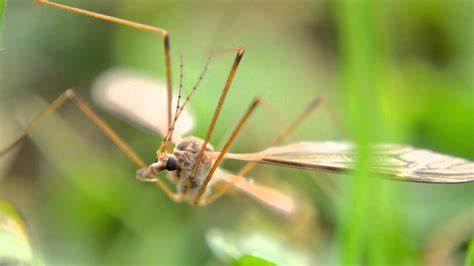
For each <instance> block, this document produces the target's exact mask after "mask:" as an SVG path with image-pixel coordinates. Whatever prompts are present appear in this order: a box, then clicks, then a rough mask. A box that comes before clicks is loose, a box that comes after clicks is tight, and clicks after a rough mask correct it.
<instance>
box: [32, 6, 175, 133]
mask: <svg viewBox="0 0 474 266" xmlns="http://www.w3.org/2000/svg"><path fill="white" fill-rule="evenodd" d="M36 1H37V3H39V4H45V5H49V6H52V7H55V8H58V9H62V10H66V11H70V12H74V13H79V14H82V15H86V16H89V17H94V18H98V19H102V20H106V21H110V22H113V23H118V24H121V25H125V26H129V27H132V28H136V29H140V30H146V31H151V32H156V33H159V34H161V35H162V36H163V41H164V47H165V68H166V89H167V104H168V106H167V112H168V124H167V125H168V126H169V125H171V53H170V38H169V34H168V31H166V30H164V29H161V28H158V27H153V26H149V25H145V24H141V23H136V22H133V21H129V20H125V19H120V18H116V17H112V16H107V15H103V14H100V13H96V12H91V11H87V10H83V9H79V8H75V7H70V6H66V5H62V4H57V3H54V2H50V1H48V0H36Z"/></svg>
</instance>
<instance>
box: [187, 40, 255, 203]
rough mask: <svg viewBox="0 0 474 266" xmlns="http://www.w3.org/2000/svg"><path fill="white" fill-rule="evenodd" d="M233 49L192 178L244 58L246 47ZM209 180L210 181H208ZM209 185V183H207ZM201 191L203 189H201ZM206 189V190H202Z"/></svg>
mask: <svg viewBox="0 0 474 266" xmlns="http://www.w3.org/2000/svg"><path fill="white" fill-rule="evenodd" d="M232 50H234V51H236V52H237V54H236V56H235V59H234V64H233V65H232V68H231V69H230V73H229V75H228V76H227V81H226V83H225V85H224V89H223V90H222V93H221V97H220V98H219V102H218V103H217V107H216V110H215V111H214V115H213V117H212V120H211V124H210V125H209V128H208V129H207V133H206V136H205V137H204V142H203V144H202V146H201V149H200V150H199V153H198V155H197V157H196V163H195V164H194V166H193V169H192V172H191V178H194V177H195V176H196V173H197V171H198V169H199V166H200V165H201V159H202V156H203V155H204V150H205V149H206V146H207V144H208V143H209V139H210V138H211V135H212V132H213V130H214V127H215V125H216V122H217V118H218V117H219V114H220V112H221V109H222V105H223V104H224V100H225V97H226V95H227V92H228V91H229V89H230V85H231V84H232V80H233V79H234V76H235V72H237V68H238V67H239V64H240V60H241V59H242V56H243V55H244V52H245V48H243V47H238V48H233V49H232ZM257 103H258V101H256V102H255V105H256V104H257ZM207 182H209V181H207ZM206 185H207V183H206ZM200 191H201V190H200ZM202 191H204V190H202ZM201 194H202V192H200V193H198V195H197V197H196V198H197V200H195V202H198V201H199V198H200V197H201Z"/></svg>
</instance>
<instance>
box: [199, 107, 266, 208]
mask: <svg viewBox="0 0 474 266" xmlns="http://www.w3.org/2000/svg"><path fill="white" fill-rule="evenodd" d="M259 104H260V99H259V98H257V99H255V100H254V101H253V102H252V104H251V105H250V106H249V108H248V109H247V111H246V112H245V114H244V115H243V116H242V118H241V119H240V121H239V123H238V124H237V126H236V127H235V128H234V130H233V131H232V134H231V135H230V137H229V139H228V140H227V142H226V143H225V145H224V147H223V148H222V151H221V152H220V153H219V156H218V157H217V159H216V161H215V162H214V164H213V165H212V167H211V170H210V171H209V173H208V174H207V176H206V179H205V180H204V182H203V183H202V185H201V187H200V188H199V191H198V193H197V194H196V197H195V198H194V199H193V202H192V203H193V204H198V203H199V199H200V198H201V196H202V194H203V193H204V191H205V190H206V187H207V184H209V181H210V180H211V178H212V175H213V174H214V172H215V171H216V170H217V167H219V165H220V163H221V162H222V160H223V159H224V155H225V154H226V153H227V152H228V151H229V149H230V146H231V145H232V143H233V142H234V140H235V138H236V137H237V135H238V134H239V132H240V130H241V129H242V127H243V125H244V124H245V122H247V120H248V118H249V116H250V115H251V114H252V113H253V112H254V111H255V108H256V107H257V105H259ZM198 158H199V157H198ZM199 161H200V159H199ZM199 161H198V162H199ZM196 164H197V163H196Z"/></svg>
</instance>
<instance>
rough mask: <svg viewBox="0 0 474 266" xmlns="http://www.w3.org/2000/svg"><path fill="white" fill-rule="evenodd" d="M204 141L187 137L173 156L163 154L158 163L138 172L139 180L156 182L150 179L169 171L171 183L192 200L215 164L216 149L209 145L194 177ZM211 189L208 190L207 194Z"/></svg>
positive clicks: (175, 149)
mask: <svg viewBox="0 0 474 266" xmlns="http://www.w3.org/2000/svg"><path fill="white" fill-rule="evenodd" d="M203 143H204V140H202V139H200V138H197V137H187V138H184V139H182V140H181V141H179V142H178V143H177V144H176V146H175V148H174V150H173V153H172V154H166V153H162V154H161V155H160V156H159V158H157V160H156V162H154V163H152V164H150V165H149V166H148V167H145V168H142V169H139V170H138V171H137V179H138V180H141V181H146V182H154V181H156V179H154V178H150V176H152V175H155V174H157V173H159V172H161V171H163V170H167V171H168V173H167V177H168V179H169V180H170V182H171V183H173V184H175V185H176V187H177V191H178V193H179V194H180V195H182V196H183V198H184V199H186V200H188V201H190V200H192V199H193V198H194V197H195V196H196V194H197V192H198V191H199V188H200V187H201V185H202V184H203V182H204V179H206V176H207V175H208V174H209V172H210V170H211V167H212V164H213V162H214V159H215V158H214V157H215V156H214V148H213V147H212V146H211V145H210V144H209V143H208V144H206V148H205V150H204V154H203V156H202V158H201V164H200V167H199V168H198V170H197V172H196V175H195V176H194V177H192V171H193V166H194V164H195V163H196V160H197V158H198V155H199V150H200V149H201V147H202V145H203ZM208 192H209V188H208V189H206V193H205V194H207V193H208Z"/></svg>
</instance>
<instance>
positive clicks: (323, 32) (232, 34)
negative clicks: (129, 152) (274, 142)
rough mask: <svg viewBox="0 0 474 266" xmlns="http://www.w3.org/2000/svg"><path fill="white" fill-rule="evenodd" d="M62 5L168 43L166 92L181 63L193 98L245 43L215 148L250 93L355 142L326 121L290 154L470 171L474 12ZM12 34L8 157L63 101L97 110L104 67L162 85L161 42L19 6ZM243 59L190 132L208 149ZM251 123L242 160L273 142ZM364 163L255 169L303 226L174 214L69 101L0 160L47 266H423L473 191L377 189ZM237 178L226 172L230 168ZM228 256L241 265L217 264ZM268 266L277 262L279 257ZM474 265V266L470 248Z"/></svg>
mask: <svg viewBox="0 0 474 266" xmlns="http://www.w3.org/2000/svg"><path fill="white" fill-rule="evenodd" d="M0 1H1V0H0ZM61 3H65V4H69V5H73V6H78V7H81V8H84V9H87V10H94V11H98V12H102V13H104V14H108V15H113V16H117V17H120V18H126V19H130V20H133V21H137V22H142V23H146V24H150V25H157V26H159V27H162V28H164V29H166V30H168V31H169V32H170V36H171V51H172V66H173V84H174V87H175V88H176V87H177V85H178V82H179V80H178V76H179V68H178V66H179V54H181V53H182V54H183V56H184V72H185V75H184V84H185V89H186V91H188V90H189V89H190V88H191V86H192V84H193V83H194V82H195V80H196V78H197V77H198V75H199V73H200V72H201V70H202V68H203V66H204V63H205V61H206V58H207V56H208V53H209V51H210V50H212V49H215V48H221V47H229V46H236V45H243V46H245V47H246V48H247V51H246V54H245V56H244V58H243V60H242V63H241V67H240V68H239V70H238V72H237V75H236V78H235V82H234V84H233V85H232V88H231V90H230V91H229V94H228V97H227V100H226V103H225V104H224V109H223V113H222V115H221V117H220V118H219V120H218V124H217V126H216V130H215V133H214V135H213V137H212V139H211V143H212V144H213V145H214V147H215V148H216V149H220V148H221V147H222V145H223V143H224V142H225V140H226V137H227V136H228V135H229V133H230V131H231V129H232V127H233V126H234V125H235V123H236V122H237V121H238V119H239V117H240V116H241V114H242V112H243V111H244V109H245V107H246V106H247V105H248V104H249V103H250V101H251V99H253V98H254V97H255V96H257V95H259V96H263V97H265V98H266V99H267V100H268V102H270V103H271V104H272V105H273V106H274V107H275V109H276V112H277V113H278V114H279V115H280V116H281V117H282V120H283V121H284V122H285V123H289V122H290V121H291V119H292V118H294V117H295V116H296V115H297V114H298V113H299V112H300V111H301V110H302V108H303V107H304V105H305V104H306V103H307V102H309V101H310V100H311V99H312V98H314V97H317V96H325V97H326V98H327V99H328V100H329V101H330V102H331V103H332V104H333V105H334V106H335V109H336V110H337V111H338V113H340V114H341V117H342V120H343V122H344V123H345V125H347V126H348V128H349V135H345V134H344V133H343V132H340V131H338V129H337V127H335V126H334V121H332V120H331V118H330V117H329V116H328V115H327V114H326V113H325V112H324V111H322V110H321V111H320V110H318V111H317V112H316V113H315V114H314V115H312V116H311V118H309V120H308V121H307V122H306V123H305V124H304V125H302V127H301V128H299V129H298V130H297V132H296V134H295V135H296V139H301V140H303V139H304V140H326V139H343V138H350V139H352V140H354V141H357V142H359V143H360V144H362V147H365V146H367V145H369V144H370V143H374V142H397V143H407V144H411V145H414V146H417V147H422V148H428V149H433V150H436V151H440V152H443V153H448V154H453V155H457V156H462V157H466V158H469V159H471V160H472V159H474V130H473V129H474V128H473V127H474V88H473V84H474V82H473V77H474V72H473V71H474V60H473V59H474V31H472V25H473V22H472V14H473V13H474V12H473V11H474V10H473V9H474V7H473V4H472V1H464V0H455V1H448V0H429V1H417V2H415V1H393V0H381V1H360V2H355V1H345V0H338V1H336V2H333V1H320V0H319V1H277V2H270V1H254V2H246V1H231V0H228V1H219V2H217V1H200V2H193V1H189V2H188V1H186V2H185V1H151V0H149V1H147V0H139V1H119V0H114V1H112V0H108V1H72V0H69V1H68V0H64V1H61ZM0 4H2V5H1V6H3V4H4V2H3V1H1V2H0ZM2 26H3V38H2V39H3V40H2V47H5V48H6V49H5V50H3V51H1V53H0V56H1V58H0V60H1V76H0V79H1V80H0V82H1V86H0V107H1V108H0V117H2V125H1V127H2V128H1V130H0V131H1V132H0V144H1V145H0V147H3V146H4V145H6V143H8V142H9V141H10V140H11V139H13V137H14V133H15V132H16V133H17V132H19V129H18V128H19V126H18V124H20V125H24V123H25V121H28V120H29V119H30V118H31V116H32V115H34V114H35V113H37V112H38V111H39V110H41V108H43V107H44V106H45V105H46V104H47V102H50V101H52V100H53V99H54V98H55V97H57V96H58V95H59V94H60V93H62V92H63V91H65V90H66V89H67V88H71V87H72V88H74V89H76V91H77V92H78V93H79V95H81V97H83V98H84V99H85V100H86V101H87V102H90V103H92V101H91V99H90V97H89V87H90V86H91V84H92V82H93V81H94V79H95V78H96V77H97V76H98V75H99V74H100V73H101V72H103V71H105V70H107V69H110V68H112V67H115V66H126V67H129V68H136V69H139V70H141V71H143V72H148V73H151V74H153V75H156V76H158V77H161V78H163V77H164V64H163V62H164V56H163V46H162V39H161V36H158V35H156V34H152V33H147V32H142V31H138V30H135V29H129V28H126V27H123V26H118V25H114V24H111V23H107V22H103V21H99V20H97V19H92V18H88V17H84V16H81V15H77V14H72V13H68V12H65V11H61V10H56V9H52V8H50V7H46V6H41V5H37V4H35V3H34V1H30V0H19V1H9V2H8V8H7V12H5V19H4V23H3V25H2ZM233 57H234V56H233V55H231V54H229V55H222V56H218V57H216V58H215V60H214V61H213V63H212V64H211V66H210V69H209V71H208V73H207V75H206V77H205V78H204V80H203V83H202V84H201V86H200V88H199V89H198V91H197V92H196V96H195V97H194V98H193V99H192V101H191V107H190V110H192V111H193V113H194V115H195V118H196V123H197V125H198V126H197V127H196V129H195V131H194V132H193V135H196V136H204V134H205V132H206V130H207V126H208V123H209V121H210V118H211V116H212V113H213V110H214V107H215V105H216V103H217V100H218V97H217V95H218V94H219V92H220V90H221V88H222V86H223V84H224V82H225V78H226V75H227V74H228V71H229V68H230V65H231V63H232V60H233ZM96 110H97V111H98V112H99V114H100V115H101V116H102V117H103V118H104V119H105V120H106V121H107V122H108V123H110V125H111V127H112V128H114V129H116V130H117V131H118V132H119V134H120V136H122V137H123V138H124V139H125V140H126V141H127V142H128V143H129V144H130V146H131V147H133V148H134V149H135V150H136V151H137V153H138V154H140V155H141V156H142V157H143V158H144V159H145V160H146V161H150V162H151V161H152V160H153V159H154V152H155V149H156V146H157V145H158V142H159V140H160V137H159V136H158V137H157V136H156V135H153V134H151V133H150V132H147V131H144V130H141V129H136V128H133V127H131V126H130V125H128V124H127V123H126V122H124V121H123V120H121V119H120V118H117V117H114V116H113V115H110V114H107V113H105V112H102V111H101V110H100V109H98V108H96ZM250 120H251V121H250V123H249V125H248V126H246V128H245V129H244V131H243V132H242V134H241V136H239V137H238V140H237V143H236V144H235V145H234V147H232V151H234V152H252V151H257V150H259V149H261V148H265V147H266V145H267V143H269V140H271V139H272V138H274V137H275V136H276V134H277V130H276V128H277V127H276V125H274V124H272V123H270V122H269V121H270V120H269V119H268V117H267V116H266V115H265V114H264V112H261V111H260V112H258V113H257V114H256V115H255V117H252V118H251V119H250ZM361 154H364V149H362V150H361ZM368 157H369V154H367V155H362V157H361V158H362V160H361V161H360V162H359V168H358V171H356V172H355V173H354V175H353V176H352V175H351V176H339V175H332V174H318V173H308V172H307V171H303V170H296V169H285V168H277V167H272V166H259V167H258V168H257V169H256V170H255V171H253V172H252V173H251V174H250V175H251V176H252V177H254V179H255V180H256V182H258V183H262V184H267V185H268V186H271V187H275V188H278V189H281V190H282V191H285V192H287V193H288V194H290V195H293V196H294V197H295V199H297V200H298V203H299V206H300V207H301V208H300V212H299V213H298V215H297V216H295V217H283V216H281V215H280V214H278V213H275V212H273V211H272V210H271V209H267V208H265V207H264V206H261V205H260V204H256V203H255V202H254V201H253V200H252V199H249V198H245V197H244V196H243V195H242V194H240V193H238V192H236V191H234V192H233V193H230V196H228V197H225V198H223V199H222V200H221V201H219V202H217V203H215V204H214V205H211V206H209V207H206V208H198V207H194V206H188V205H187V204H176V203H174V202H171V201H170V200H169V199H168V198H167V197H166V196H164V195H163V193H162V192H161V191H159V190H157V189H156V188H155V187H153V186H150V185H149V184H143V183H139V182H137V181H136V180H135V178H134V175H135V169H134V166H133V164H132V163H130V162H129V161H128V160H127V158H126V157H125V156H123V154H122V153H121V152H120V151H119V150H118V149H117V148H116V147H115V146H113V144H112V143H111V142H110V141H109V140H108V139H107V138H106V137H104V136H103V135H102V134H101V133H100V131H98V130H97V128H96V127H95V126H94V125H92V124H91V123H90V122H89V121H88V120H87V119H86V118H84V116H83V115H82V114H81V113H80V112H79V111H78V110H77V109H75V107H73V106H72V105H71V104H66V105H65V106H64V107H63V108H61V110H60V111H59V112H57V113H56V114H54V115H52V116H51V117H50V118H49V119H47V120H46V121H45V122H44V123H43V124H41V126H39V127H38V128H37V129H36V130H35V131H34V132H32V134H31V135H30V137H29V138H28V139H26V140H25V141H24V142H23V143H22V145H21V147H19V149H17V150H16V153H12V154H10V156H9V158H8V160H7V158H4V157H2V158H0V167H1V169H0V175H1V176H0V195H1V196H2V197H6V198H9V199H11V200H12V201H13V202H14V203H15V205H16V206H18V207H19V208H20V210H21V212H22V214H23V215H24V217H25V219H26V221H27V222H28V224H30V226H31V230H30V231H31V241H32V243H33V246H34V247H35V248H36V249H37V253H38V254H39V255H40V256H41V258H44V261H45V263H47V264H55V263H56V264H64V263H66V262H76V263H80V264H114V263H117V264H118V263H121V264H133V265H137V264H155V265H156V264H159V265H221V264H222V263H227V264H232V263H234V264H235V263H253V264H251V265H259V264H257V262H255V260H257V261H259V262H258V263H260V264H261V265H266V264H265V263H266V262H264V261H262V260H268V261H271V262H272V263H273V262H274V263H276V264H277V265H291V262H288V261H290V260H289V258H291V257H293V256H296V257H300V256H301V257H303V259H304V261H305V262H307V263H306V264H307V265H319V264H324V265H339V264H351V265H352V264H356V265H357V264H359V265H381V264H386V265H420V264H426V260H425V259H426V257H428V256H429V255H430V254H428V251H427V249H426V247H427V246H429V244H430V243H428V242H429V241H432V240H430V238H429V236H430V235H431V234H432V232H433V231H434V230H435V229H436V228H438V227H439V226H442V225H443V224H444V223H446V221H448V220H449V218H450V217H453V216H455V215H457V214H458V213H461V212H463V210H466V209H467V208H469V207H472V206H474V186H473V184H459V185H429V184H412V183H400V182H393V181H388V180H379V179H375V178H372V177H373V176H372V175H369V174H367V161H368ZM241 166H242V164H241V163H239V162H231V161H228V162H227V161H226V162H224V167H225V168H226V169H228V170H230V171H238V169H239V168H240V167H241ZM472 221H473V223H474V217H473V220H472ZM209 228H219V230H220V231H219V232H221V234H220V236H221V238H220V242H218V243H216V242H215V241H210V240H209V234H212V232H215V231H212V230H210V229H209ZM222 232H224V233H222ZM247 232H257V233H258V235H260V238H259V239H260V240H259V241H260V242H258V241H257V242H256V243H259V244H258V245H253V246H246V243H248V242H250V241H249V234H248V233H247ZM470 236H471V235H466V236H465V237H464V238H463V241H466V242H463V243H455V244H456V245H455V247H457V249H456V252H455V253H453V254H450V256H451V260H450V261H451V262H453V263H455V264H458V265H459V264H461V263H463V261H465V262H466V263H467V265H469V261H468V258H467V253H468V252H467V246H468V245H467V243H468V242H467V241H468V239H469V237H470ZM448 238H449V237H448ZM446 240H447V241H450V240H452V239H446ZM471 242H472V240H471ZM229 247H231V249H232V250H238V251H239V252H237V253H232V256H231V259H230V260H226V259H225V258H224V259H222V256H221V255H222V252H223V253H224V254H228V253H226V252H228V250H229V249H228V248H229ZM275 247H278V248H275ZM245 248H247V249H245ZM283 250H284V251H283ZM273 253H277V255H281V258H282V260H275V261H274V260H271V259H269V258H274V257H275V254H273ZM470 253H471V260H472V257H473V255H472V244H471V251H470ZM272 254H273V255H272ZM248 256H254V257H248ZM227 259H228V258H227ZM284 259H287V260H286V261H285V260H284ZM252 260H253V262H252ZM239 261H240V262H239ZM237 265H239V264H237ZM240 265H247V264H240ZM293 265H294V264H293ZM303 265H304V264H303Z"/></svg>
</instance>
